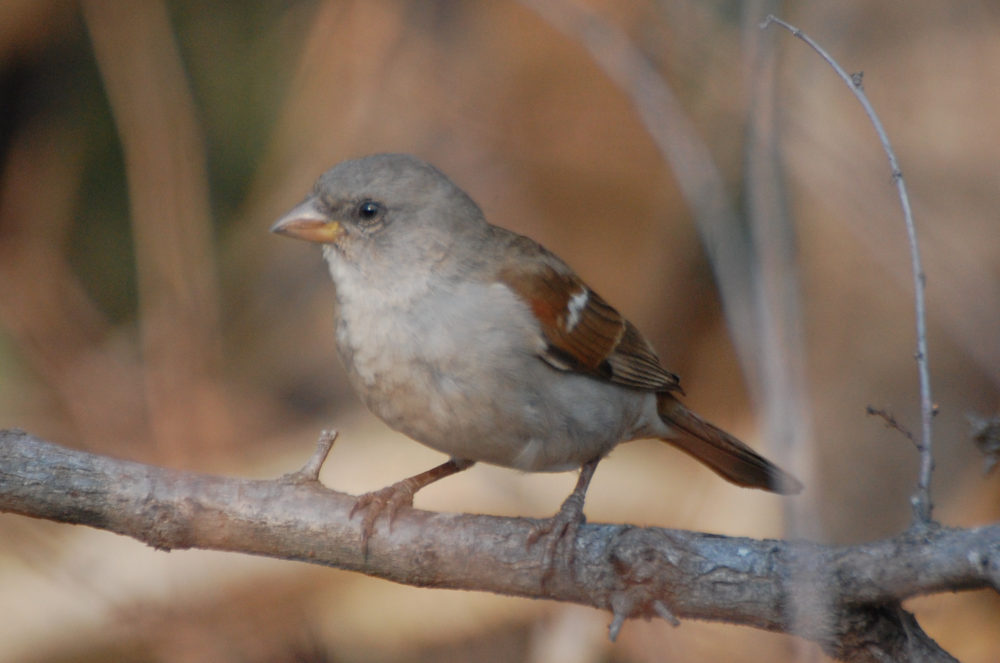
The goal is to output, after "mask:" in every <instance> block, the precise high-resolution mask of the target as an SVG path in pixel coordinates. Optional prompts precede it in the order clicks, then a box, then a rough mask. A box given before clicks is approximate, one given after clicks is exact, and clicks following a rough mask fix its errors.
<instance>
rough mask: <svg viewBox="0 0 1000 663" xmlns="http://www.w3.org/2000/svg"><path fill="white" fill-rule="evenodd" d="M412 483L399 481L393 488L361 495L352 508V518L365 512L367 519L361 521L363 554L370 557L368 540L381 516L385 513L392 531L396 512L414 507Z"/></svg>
mask: <svg viewBox="0 0 1000 663" xmlns="http://www.w3.org/2000/svg"><path fill="white" fill-rule="evenodd" d="M415 492H416V491H415V490H413V486H412V482H411V481H410V480H409V479H404V480H403V481H398V482H396V483H394V484H392V485H391V486H386V487H385V488H382V489H381V490H374V491H372V492H370V493H365V494H364V495H360V496H359V497H358V499H357V501H356V502H354V506H353V507H352V508H351V515H350V516H349V517H350V518H354V514H356V513H358V512H359V511H362V510H363V511H364V512H365V517H364V518H363V519H362V521H361V552H362V554H363V555H364V556H365V558H367V557H368V539H370V538H371V536H372V533H373V532H374V531H375V520H376V519H377V518H378V517H379V515H380V514H382V513H385V517H386V522H387V523H388V524H389V529H390V531H391V530H392V521H393V520H394V519H395V518H396V512H397V511H399V509H400V507H404V506H413V494H414V493H415Z"/></svg>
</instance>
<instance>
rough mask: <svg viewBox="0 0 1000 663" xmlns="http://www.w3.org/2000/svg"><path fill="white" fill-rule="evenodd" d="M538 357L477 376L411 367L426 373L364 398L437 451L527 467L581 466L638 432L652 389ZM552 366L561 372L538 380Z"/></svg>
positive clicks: (380, 386) (414, 373) (380, 387)
mask: <svg viewBox="0 0 1000 663" xmlns="http://www.w3.org/2000/svg"><path fill="white" fill-rule="evenodd" d="M531 360H532V362H533V363H536V364H537V366H534V367H533V370H530V371H527V375H523V374H522V375H511V374H506V375H505V374H503V371H499V372H494V373H492V374H491V375H490V376H489V377H488V378H485V379H482V378H480V379H476V380H467V379H463V377H462V375H461V373H456V374H451V373H447V372H445V373H442V372H440V371H411V372H410V375H411V377H412V376H419V377H416V378H415V379H411V380H410V381H408V382H406V383H396V384H390V383H388V382H383V383H381V384H377V385H373V386H372V388H371V389H369V390H368V391H369V393H362V397H363V398H364V400H365V401H366V404H367V405H368V407H369V408H370V409H371V410H372V411H373V412H374V413H375V414H376V415H378V416H379V417H380V418H381V419H383V420H384V421H385V422H386V423H387V424H389V425H390V426H392V427H393V428H395V429H396V430H398V431H400V432H402V433H404V434H406V435H408V436H410V437H412V438H413V439H414V440H417V441H418V442H421V443H423V444H425V445H427V446H429V447H431V448H433V449H436V450H438V451H440V452H442V453H445V454H448V455H449V456H452V457H455V458H463V459H468V460H475V461H479V462H485V463H490V464H493V465H500V466H504V467H512V468H516V469H521V470H527V471H536V472H537V471H549V472H552V471H562V470H568V469H573V468H576V467H579V466H580V465H582V464H583V463H585V462H587V461H589V460H592V459H593V458H597V457H600V456H603V455H605V454H606V453H608V452H609V451H610V450H611V449H612V448H613V447H614V446H615V445H616V444H617V443H619V442H621V441H624V440H629V439H634V438H635V437H636V436H637V422H638V421H639V419H640V413H641V412H642V410H643V409H644V408H645V407H646V406H648V405H649V404H650V403H651V402H652V400H653V396H652V394H644V393H642V392H634V391H629V390H625V389H623V388H621V387H618V386H616V385H610V384H606V383H604V382H601V381H599V380H596V379H593V378H590V377H587V376H582V375H576V374H571V373H561V372H557V371H556V369H553V368H551V367H549V366H548V365H546V364H544V363H543V362H542V361H541V360H538V359H535V358H534V357H532V358H531ZM546 372H547V373H551V374H556V373H558V374H557V375H551V374H550V375H544V376H543V377H544V378H545V379H539V378H538V375H537V374H539V373H541V374H544V373H546ZM553 378H555V379H553ZM359 391H360V390H359ZM654 407H655V406H654Z"/></svg>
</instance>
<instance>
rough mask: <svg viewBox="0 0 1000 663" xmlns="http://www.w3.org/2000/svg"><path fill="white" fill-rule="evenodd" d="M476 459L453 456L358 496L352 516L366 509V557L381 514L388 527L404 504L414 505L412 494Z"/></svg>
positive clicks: (363, 542) (363, 533)
mask: <svg viewBox="0 0 1000 663" xmlns="http://www.w3.org/2000/svg"><path fill="white" fill-rule="evenodd" d="M475 463H476V461H474V460H463V459H460V458H452V459H451V460H449V461H448V462H446V463H441V464H440V465H438V466H437V467H432V468H431V469H429V470H427V471H426V472H421V473H420V474H415V475H413V476H412V477H408V478H406V479H403V480H402V481H397V482H396V483H394V484H392V485H391V486H386V487H385V488H383V489H381V490H375V491H372V492H370V493H365V494H364V495H361V496H359V497H358V499H357V501H356V502H355V503H354V507H353V508H352V509H351V515H350V517H351V518H353V517H354V514H355V513H357V512H358V511H361V510H362V509H364V510H365V517H364V520H362V521H361V550H362V552H363V553H364V555H365V557H367V556H368V539H370V538H371V535H372V532H373V531H374V530H375V519H376V518H378V516H379V514H380V513H382V512H383V511H384V512H385V515H386V519H387V520H388V522H389V527H390V528H391V527H392V521H393V519H394V518H395V517H396V511H398V510H399V508H400V507H402V506H413V496H414V495H415V494H416V493H417V491H418V490H420V489H421V488H423V487H425V486H428V485H430V484H432V483H434V482H435V481H437V480H438V479H443V478H445V477H447V476H451V475H452V474H456V473H458V472H461V471H462V470H465V469H468V468H470V467H472V466H473V465H475Z"/></svg>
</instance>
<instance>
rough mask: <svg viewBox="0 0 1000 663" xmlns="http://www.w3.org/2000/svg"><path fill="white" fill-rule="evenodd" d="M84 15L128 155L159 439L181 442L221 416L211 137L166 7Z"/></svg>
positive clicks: (150, 397) (117, 5) (93, 8)
mask: <svg viewBox="0 0 1000 663" xmlns="http://www.w3.org/2000/svg"><path fill="white" fill-rule="evenodd" d="M83 14H84V18H85V21H86V25H87V29H88V31H89V33H90V37H91V40H92V43H93V48H94V53H95V56H96V58H97V63H98V67H99V69H100V72H101V76H102V77H103V79H104V85H105V89H106V91H107V95H108V99H109V101H110V104H111V108H112V112H113V114H114V117H115V122H116V124H117V126H118V133H119V135H120V137H121V141H122V146H123V150H124V154H125V165H126V170H127V178H128V189H129V197H130V205H131V217H132V227H133V233H134V240H135V253H136V263H137V264H136V269H137V273H138V279H137V280H138V286H139V313H140V330H141V335H142V350H143V359H144V361H145V384H146V398H147V401H148V405H149V411H150V414H151V419H152V424H153V430H154V435H155V437H156V440H157V442H158V443H160V444H165V445H169V447H167V448H177V445H178V444H186V442H185V441H186V440H189V439H191V436H190V433H191V427H192V425H194V426H198V427H199V428H201V429H202V430H201V434H203V435H204V434H206V433H208V431H206V430H205V429H204V425H205V424H206V423H207V422H208V421H209V420H210V419H212V418H214V420H215V421H216V422H218V421H219V412H220V408H219V405H220V403H218V402H217V398H213V396H218V393H217V391H216V390H215V389H214V388H213V381H214V378H215V376H216V375H217V373H218V370H219V366H220V354H221V353H220V339H219V312H218V302H217V297H218V295H217V285H216V280H215V274H214V264H213V247H212V233H211V212H210V205H209V198H208V184H207V174H206V164H205V153H204V146H203V140H202V136H201V134H200V131H199V127H198V124H197V121H196V118H195V104H194V100H193V98H192V95H191V92H190V90H189V89H188V85H187V80H186V78H185V74H184V71H183V66H182V63H181V58H180V54H179V52H178V49H177V45H176V43H175V42H174V39H173V35H172V31H171V25H170V21H169V18H168V16H167V12H166V9H165V7H164V5H163V3H162V2H108V1H106V0H94V1H88V2H84V3H83ZM209 437H211V435H209ZM202 444H203V443H202Z"/></svg>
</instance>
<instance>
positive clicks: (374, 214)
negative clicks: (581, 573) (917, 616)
mask: <svg viewBox="0 0 1000 663" xmlns="http://www.w3.org/2000/svg"><path fill="white" fill-rule="evenodd" d="M271 230H272V232H274V233H277V234H279V235H283V236H287V237H291V238H296V239H300V240H305V241H308V242H314V243H318V244H320V245H321V246H322V254H323V257H324V258H325V261H326V263H327V267H328V268H329V272H330V276H331V278H332V280H333V283H334V298H335V300H336V301H335V306H334V310H335V318H336V325H335V336H336V347H337V351H338V354H339V356H340V359H341V361H342V363H343V366H344V367H345V369H346V373H347V376H348V379H349V381H350V384H351V385H352V387H353V389H354V390H355V392H356V393H357V394H358V396H359V397H360V399H361V400H362V402H363V403H364V404H365V405H366V406H367V407H368V409H369V410H370V411H371V412H372V413H374V414H375V415H376V416H377V417H379V418H380V419H382V420H383V421H384V422H385V423H386V424H388V425H389V426H390V427H391V428H393V429H395V430H397V431H399V432H401V433H403V434H404V435H406V436H408V437H410V438H412V439H413V440H415V441H417V442H420V443H422V444H424V445H426V446H428V447H430V448H432V449H435V450H437V451H439V452H441V453H443V454H446V455H447V456H448V457H449V459H448V460H447V461H445V462H443V463H441V464H440V465H438V466H436V467H434V468H431V469H429V470H427V471H425V472H422V473H420V474H416V475H414V476H411V477H408V478H405V479H403V480H401V481H398V482H396V483H394V484H392V485H390V486H388V487H386V488H383V489H381V490H377V491H373V492H370V493H366V494H364V495H362V496H360V497H359V498H358V500H357V501H356V502H355V505H354V508H353V510H352V512H351V517H353V516H354V515H355V514H357V513H358V512H360V511H364V512H365V513H364V518H363V520H362V523H361V541H362V546H363V549H364V551H365V554H366V555H367V551H368V543H369V539H370V538H371V536H372V535H373V532H374V526H375V522H376V519H377V518H378V517H379V516H380V515H382V514H383V513H384V514H385V517H386V519H387V520H388V523H389V525H390V526H391V524H392V521H393V519H394V518H395V516H396V513H397V511H398V510H399V509H400V508H401V507H404V506H412V505H413V497H414V495H415V494H416V493H417V492H418V491H419V490H421V489H422V488H424V487H426V486H427V485H429V484H431V483H433V482H435V481H438V480H440V479H443V478H445V477H447V476H450V475H453V474H456V473H458V472H461V471H463V470H466V469H468V468H469V467H472V466H473V465H474V464H475V463H488V464H492V465H498V466H502V467H507V468H513V469H516V470H521V471H526V472H561V471H569V470H576V469H579V476H578V479H577V482H576V485H575V487H574V489H573V491H572V492H571V493H570V495H569V496H568V497H567V498H566V499H565V501H564V502H563V503H562V505H561V507H560V509H559V511H558V512H557V513H556V514H555V515H553V516H552V517H551V518H549V519H546V520H544V521H541V522H540V523H539V524H538V525H537V527H536V528H535V529H534V530H533V531H532V532H531V534H530V536H529V537H528V543H529V545H533V544H534V543H536V542H537V541H538V540H539V539H541V538H543V537H547V538H548V543H547V544H546V546H545V552H544V565H545V566H547V567H551V566H552V565H554V563H555V556H556V550H557V547H558V545H559V542H560V541H561V540H570V541H572V540H574V539H575V537H576V533H577V530H578V528H579V526H580V525H581V524H582V523H583V522H585V517H584V514H583V506H584V500H585V496H586V492H587V488H588V486H589V484H590V481H591V478H592V477H593V475H594V471H595V469H596V468H597V465H598V463H599V462H600V461H601V459H603V458H604V457H605V456H606V455H607V454H608V453H609V452H610V451H611V450H612V449H613V448H614V447H615V446H617V445H618V444H619V443H622V442H626V441H630V440H635V439H640V438H655V439H659V440H663V441H664V442H667V443H669V444H671V445H673V446H674V447H676V448H678V449H680V450H681V451H683V452H685V453H687V454H689V455H690V456H692V457H694V458H695V459H697V460H699V461H701V462H702V463H704V464H705V465H706V466H708V468H709V469H711V470H714V471H715V472H716V473H717V474H719V475H721V476H722V477H723V478H724V479H727V480H728V481H730V482H732V483H734V484H737V485H740V486H745V487H749V488H758V489H763V490H766V491H771V492H775V493H779V494H794V493H798V492H800V491H801V490H802V487H803V486H802V484H801V483H800V482H799V481H798V480H797V479H796V478H795V477H793V476H792V475H790V474H789V473H787V472H785V471H784V470H782V469H780V468H779V467H778V466H776V465H775V464H773V463H771V462H770V461H769V460H767V459H766V458H764V457H763V456H761V455H760V454H758V453H757V452H755V451H754V450H753V449H751V448H750V447H749V446H748V445H746V444H745V443H743V442H742V441H740V440H739V439H737V438H736V437H734V436H733V435H731V434H729V433H727V432H726V431H724V430H722V429H721V428H719V427H717V426H715V425H713V424H711V423H709V422H708V421H706V420H704V419H702V418H701V417H700V416H698V415H697V414H695V413H694V412H692V411H691V410H690V409H688V408H687V406H685V405H684V404H683V403H682V402H681V400H680V399H679V397H680V396H682V395H684V392H683V390H682V389H681V385H680V380H679V378H678V377H677V375H675V374H674V373H671V372H669V371H667V370H666V369H664V368H663V367H662V366H661V364H660V361H659V359H658V357H657V355H656V353H655V351H654V350H653V347H652V345H651V344H650V343H649V341H647V340H646V338H645V337H644V336H643V335H642V334H641V333H640V332H639V330H638V329H637V328H636V327H635V325H633V324H632V323H631V322H629V321H628V320H627V319H625V318H624V317H623V316H622V315H621V314H620V313H619V312H618V311H617V310H616V309H615V308H613V307H612V306H611V305H610V304H609V303H608V302H607V301H605V299H604V298H602V297H601V296H600V295H599V294H597V293H596V292H595V291H594V290H593V289H592V288H590V286H588V285H587V284H586V283H585V282H584V281H583V280H582V279H581V278H580V277H579V276H578V275H577V274H576V272H574V271H573V270H572V269H571V268H570V267H569V266H568V265H567V264H566V263H565V262H563V261H562V260H561V259H560V258H558V257H557V256H556V255H555V254H554V253H552V252H550V251H548V250H547V249H545V248H544V247H542V246H541V245H540V244H539V243H537V242H536V241H534V240H533V239H531V238H529V237H526V236H524V235H520V234H518V233H515V232H512V231H510V230H506V229H504V228H502V227H500V226H496V225H493V224H491V223H489V222H488V221H487V220H486V218H485V216H484V214H483V212H482V210H481V209H480V207H479V206H478V205H477V204H476V203H475V202H474V201H473V200H472V198H470V197H469V196H468V195H467V194H466V193H465V192H464V191H463V190H462V189H461V188H459V187H458V186H457V185H456V184H454V183H453V182H452V181H451V179H449V178H448V177H447V176H446V175H445V174H444V173H442V172H441V171H440V170H438V169H437V168H435V167H434V166H432V165H431V164H429V163H427V162H425V161H423V160H421V159H419V158H417V157H415V156H411V155H408V154H373V155H369V156H364V157H361V158H357V159H351V160H347V161H343V162H341V163H339V164H337V165H336V166H334V167H333V168H331V169H330V170H328V171H326V172H325V173H324V174H322V175H321V176H320V177H319V179H318V180H317V181H316V183H315V185H314V187H313V189H312V191H311V192H310V193H309V194H308V195H307V196H306V198H305V200H304V201H303V202H301V203H300V204H299V205H297V206H296V207H294V208H293V209H292V210H291V211H289V212H288V213H287V214H285V215H284V216H282V217H281V218H280V219H279V220H278V221H277V222H276V223H275V224H274V225H273V226H272V228H271ZM571 549H572V548H571Z"/></svg>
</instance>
